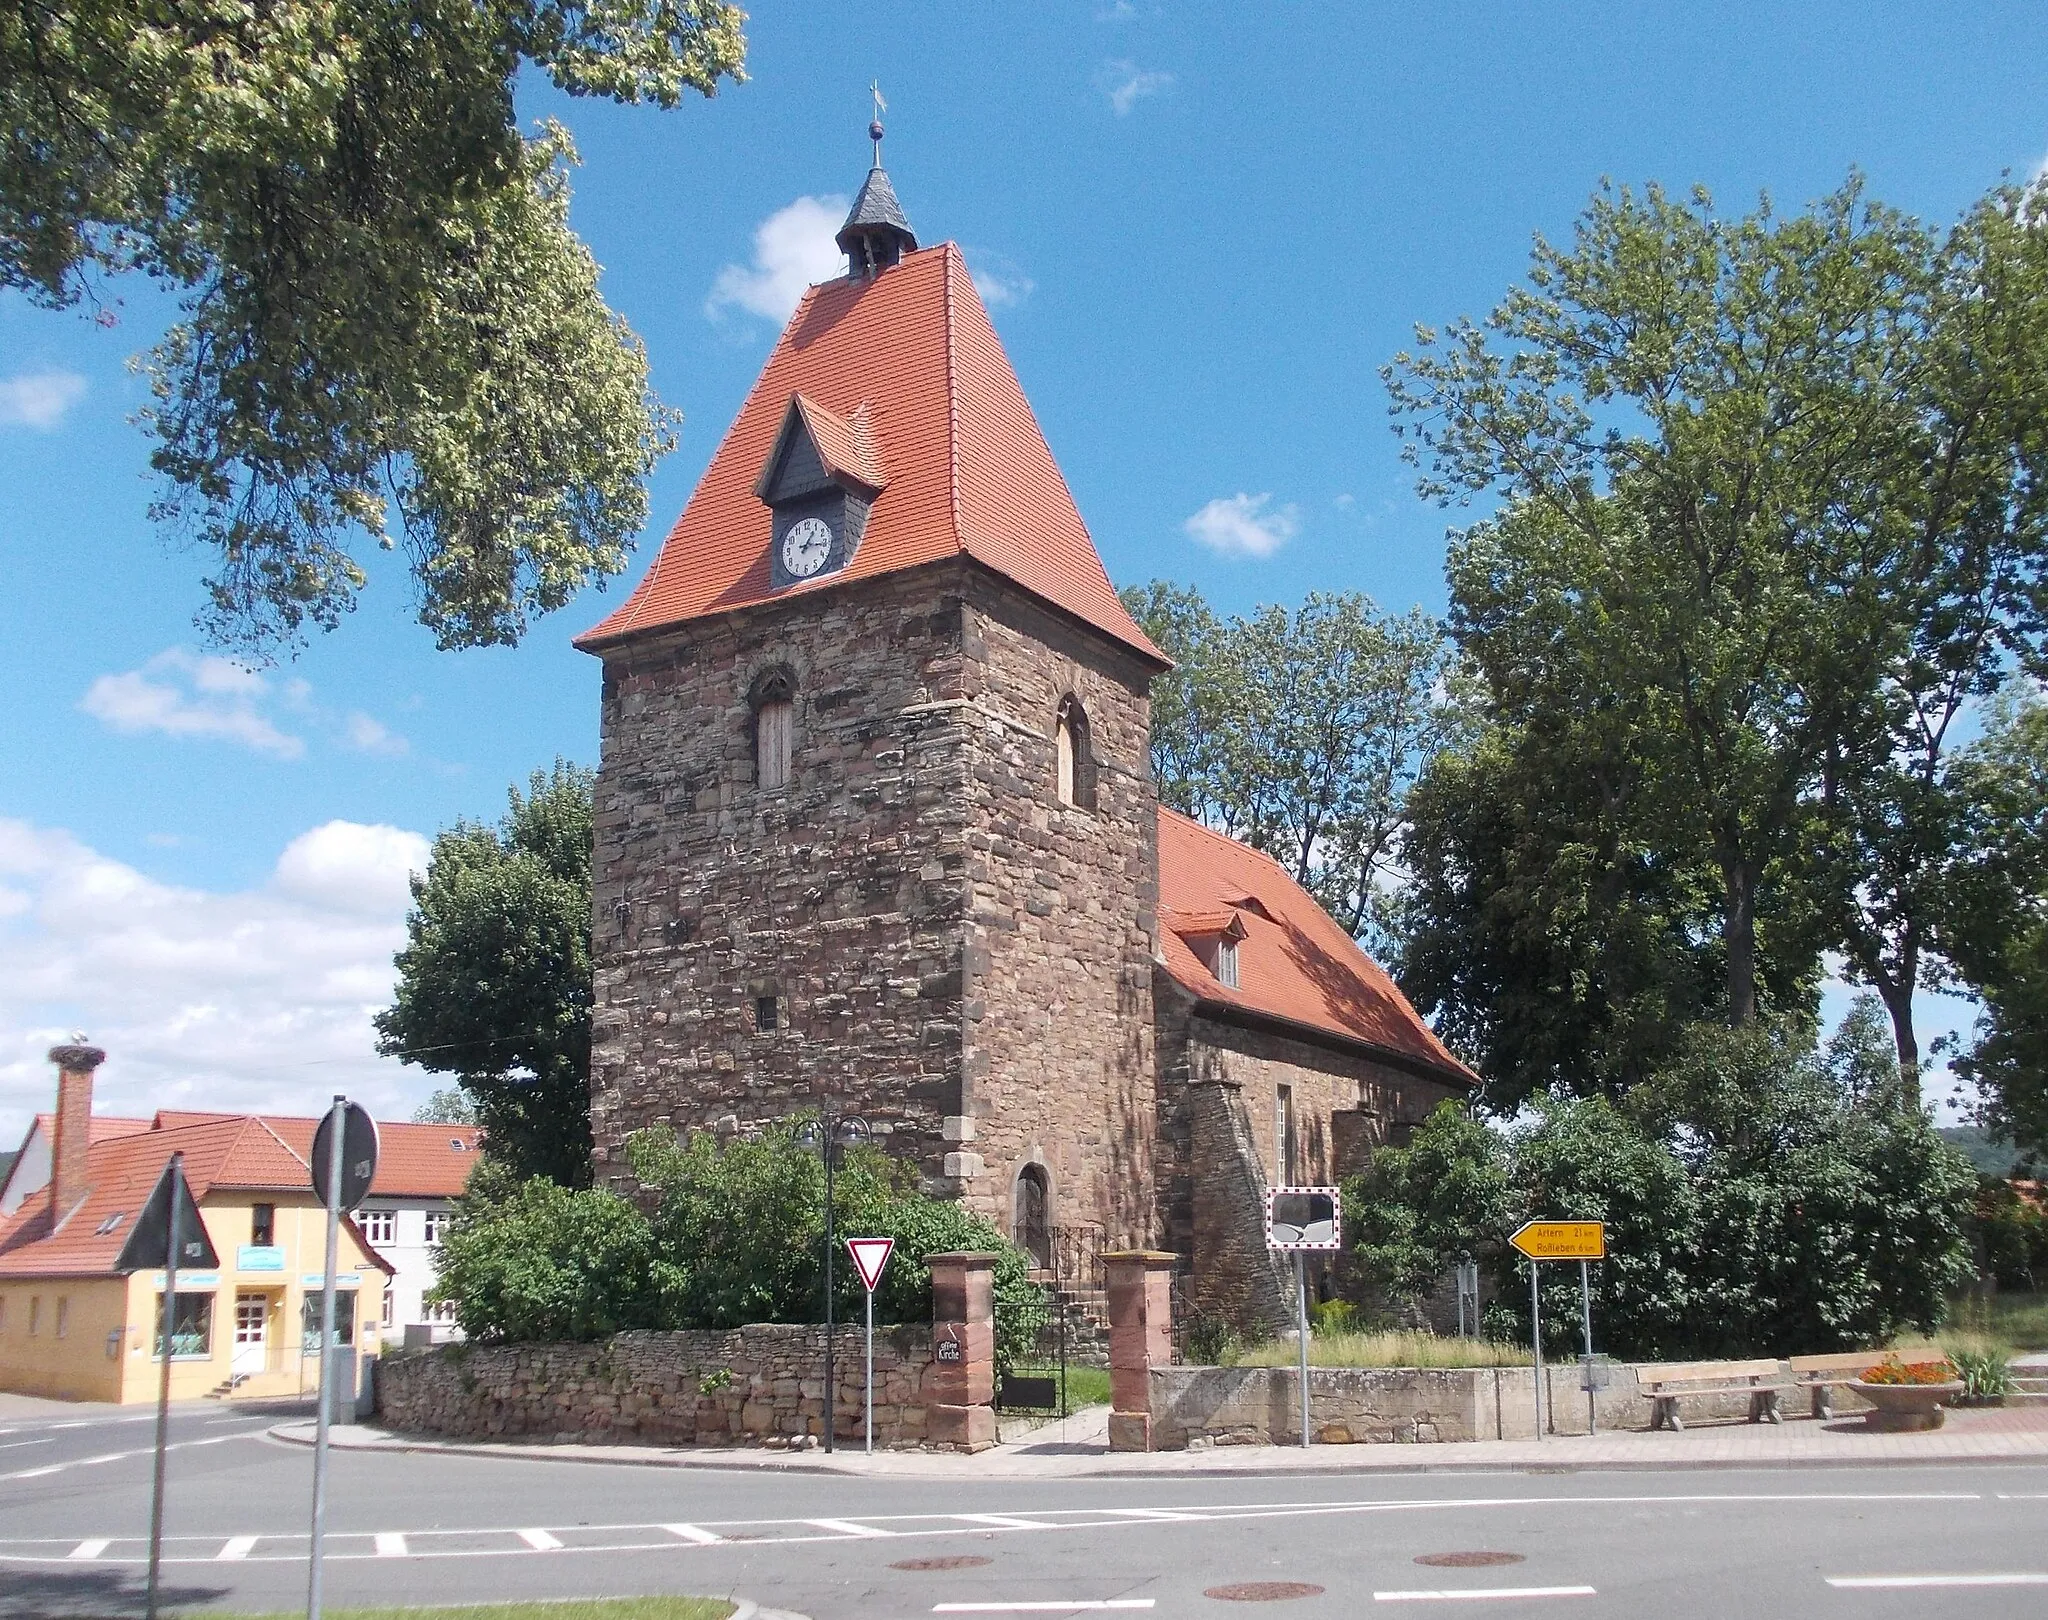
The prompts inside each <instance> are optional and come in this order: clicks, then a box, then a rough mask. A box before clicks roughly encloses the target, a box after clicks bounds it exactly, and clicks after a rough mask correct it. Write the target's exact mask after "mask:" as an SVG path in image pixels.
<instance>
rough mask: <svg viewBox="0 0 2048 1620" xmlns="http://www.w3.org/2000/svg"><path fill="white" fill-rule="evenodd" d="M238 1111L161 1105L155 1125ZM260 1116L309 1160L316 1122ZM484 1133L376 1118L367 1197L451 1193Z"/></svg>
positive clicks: (461, 1180)
mask: <svg viewBox="0 0 2048 1620" xmlns="http://www.w3.org/2000/svg"><path fill="white" fill-rule="evenodd" d="M242 1117H243V1116H241V1115H238V1114H205V1113H196V1112H190V1111H181V1110H178V1109H172V1108H165V1109H161V1110H159V1111H158V1113H157V1116H156V1126H157V1129H159V1130H166V1129H173V1128H176V1127H179V1126H184V1125H191V1124H196V1123H200V1122H205V1121H214V1120H222V1119H239V1118H242ZM248 1117H251V1118H254V1119H257V1120H259V1121H260V1122H261V1123H262V1124H263V1125H264V1126H265V1127H266V1128H267V1129H268V1130H270V1131H271V1132H272V1133H274V1134H275V1135H276V1136H277V1137H278V1138H279V1139H280V1140H281V1141H283V1142H284V1143H286V1144H287V1145H288V1146H289V1147H290V1148H291V1150H292V1152H293V1153H295V1154H297V1155H298V1156H299V1157H300V1158H301V1159H305V1160H308V1161H310V1159H311V1157H312V1153H313V1133H314V1132H315V1131H317V1130H318V1129H319V1128H320V1121H319V1120H317V1119H308V1118H305V1117H303V1116H301V1115H297V1114H259V1115H251V1116H248ZM482 1140H483V1133H482V1132H481V1131H479V1130H478V1129H477V1128H476V1126H474V1125H414V1124H410V1123H397V1122H394V1121H390V1120H379V1121H378V1122H377V1175H376V1179H375V1180H373V1181H372V1182H371V1183H370V1193H369V1196H370V1197H372V1198H455V1197H458V1196H460V1194H461V1192H462V1189H463V1186H464V1184H465V1183H466V1182H467V1181H468V1180H469V1173H470V1171H472V1170H474V1169H475V1168H476V1163H477V1153H478V1149H479V1145H480V1144H481V1142H482ZM237 1185H240V1184H239V1183H238V1184H237Z"/></svg>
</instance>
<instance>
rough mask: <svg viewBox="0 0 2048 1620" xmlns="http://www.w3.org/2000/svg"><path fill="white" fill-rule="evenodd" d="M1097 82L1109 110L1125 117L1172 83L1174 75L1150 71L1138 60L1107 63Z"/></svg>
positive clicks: (1098, 74) (1103, 66)
mask: <svg viewBox="0 0 2048 1620" xmlns="http://www.w3.org/2000/svg"><path fill="white" fill-rule="evenodd" d="M1095 82H1096V84H1097V85H1099V86H1100V87H1101V90H1102V93H1103V94H1104V95H1106V96H1108V97H1109V108H1110V111H1111V112H1113V113H1115V114H1116V115H1117V117H1119V118H1122V117H1124V116H1125V115H1126V114H1128V113H1129V112H1130V110H1131V109H1132V108H1133V107H1135V106H1136V105H1137V104H1138V103H1139V102H1141V101H1143V100H1144V99H1145V98H1146V97H1147V96H1156V95H1158V94H1159V92H1160V91H1162V90H1164V89H1166V88H1167V86H1168V85H1170V84H1172V83H1173V75H1172V74H1171V73H1160V72H1155V71H1148V70H1147V69H1145V68H1141V67H1139V66H1138V64H1137V63H1135V62H1105V63H1103V65H1102V70H1101V71H1100V72H1099V73H1097V74H1096V76H1095Z"/></svg>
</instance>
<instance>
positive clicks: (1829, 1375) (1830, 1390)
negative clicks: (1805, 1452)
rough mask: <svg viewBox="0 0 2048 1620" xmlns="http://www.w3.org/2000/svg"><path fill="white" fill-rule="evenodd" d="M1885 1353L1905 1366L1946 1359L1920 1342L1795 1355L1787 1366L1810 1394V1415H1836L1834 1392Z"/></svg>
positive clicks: (1860, 1373)
mask: <svg viewBox="0 0 2048 1620" xmlns="http://www.w3.org/2000/svg"><path fill="white" fill-rule="evenodd" d="M1886 1356H1897V1357H1898V1358H1899V1360H1901V1361H1903V1362H1906V1363H1907V1364H1908V1365H1910V1364H1912V1363H1913V1362H1916V1361H1946V1360H1947V1359H1948V1354H1947V1352H1946V1351H1943V1350H1938V1349H1936V1348H1935V1347H1934V1346H1933V1345H1931V1344H1923V1345H1915V1346H1912V1347H1911V1348H1908V1349H1904V1350H1844V1351H1837V1352H1836V1353H1834V1354H1832V1355H1825V1356H1794V1357H1792V1359H1791V1360H1790V1361H1788V1362H1787V1363H1786V1365H1787V1366H1788V1367H1790V1368H1791V1369H1792V1377H1793V1378H1794V1380H1795V1381H1796V1383H1797V1385H1798V1387H1799V1388H1800V1389H1803V1390H1805V1391H1807V1393H1808V1395H1809V1396H1810V1397H1811V1399H1812V1402H1813V1415H1814V1416H1815V1417H1817V1418H1831V1417H1833V1416H1834V1415H1835V1402H1834V1392H1835V1391H1836V1390H1838V1389H1841V1388H1843V1387H1844V1386H1846V1385H1849V1384H1853V1383H1854V1382H1855V1381H1856V1380H1857V1379H1858V1378H1860V1377H1862V1376H1863V1374H1864V1373H1866V1372H1868V1371H1869V1370H1870V1369H1871V1368H1872V1367H1875V1366H1876V1365H1877V1364H1878V1363H1879V1362H1880V1361H1882V1360H1884V1358H1885V1357H1886Z"/></svg>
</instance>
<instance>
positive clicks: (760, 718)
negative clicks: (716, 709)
mask: <svg viewBox="0 0 2048 1620" xmlns="http://www.w3.org/2000/svg"><path fill="white" fill-rule="evenodd" d="M794 696H795V694H794V693H793V692H792V690H791V687H790V681H789V677H788V676H786V675H780V674H778V675H771V676H769V677H768V679H766V680H765V681H763V682H761V683H760V685H759V686H758V687H757V688H756V689H755V692H754V781H755V783H756V784H757V785H758V786H760V787H764V788H779V787H786V786H787V785H788V784H789V758H790V741H791V733H792V732H793V731H794V730H795V725H796V703H795V701H794Z"/></svg>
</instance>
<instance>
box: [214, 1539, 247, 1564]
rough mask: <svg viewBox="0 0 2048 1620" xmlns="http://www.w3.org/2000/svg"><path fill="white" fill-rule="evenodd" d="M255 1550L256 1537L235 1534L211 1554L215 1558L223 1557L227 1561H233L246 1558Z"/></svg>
mask: <svg viewBox="0 0 2048 1620" xmlns="http://www.w3.org/2000/svg"><path fill="white" fill-rule="evenodd" d="M255 1550H256V1538H255V1537H254V1536H235V1537H232V1538H231V1539H230V1540H228V1542H227V1543H226V1544H225V1545H223V1546H222V1548H221V1550H220V1551H219V1552H217V1553H215V1554H214V1555H213V1556H214V1557H215V1558H217V1559H224V1560H226V1561H227V1562H229V1563H233V1562H236V1561H238V1560H240V1559H243V1558H247V1557H248V1556H249V1554H251V1553H252V1552H254V1551H255Z"/></svg>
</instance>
